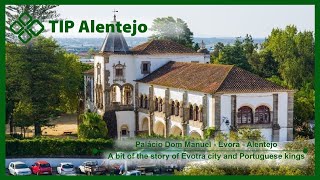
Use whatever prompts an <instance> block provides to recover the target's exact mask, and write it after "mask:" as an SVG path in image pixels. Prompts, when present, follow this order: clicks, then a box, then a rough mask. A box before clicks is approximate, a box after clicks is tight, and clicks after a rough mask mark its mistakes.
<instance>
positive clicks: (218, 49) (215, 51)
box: [212, 42, 224, 58]
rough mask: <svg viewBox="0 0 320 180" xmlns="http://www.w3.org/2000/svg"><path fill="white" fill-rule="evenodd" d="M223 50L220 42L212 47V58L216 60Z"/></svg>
mask: <svg viewBox="0 0 320 180" xmlns="http://www.w3.org/2000/svg"><path fill="white" fill-rule="evenodd" d="M223 48H224V44H223V43H222V42H218V43H217V44H215V45H214V47H213V52H212V56H213V57H214V58H217V57H218V56H219V54H220V52H221V51H222V49H223Z"/></svg>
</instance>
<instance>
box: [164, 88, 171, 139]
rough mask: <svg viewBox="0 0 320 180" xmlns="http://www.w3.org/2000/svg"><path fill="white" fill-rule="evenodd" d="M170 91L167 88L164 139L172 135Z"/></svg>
mask: <svg viewBox="0 0 320 180" xmlns="http://www.w3.org/2000/svg"><path fill="white" fill-rule="evenodd" d="M169 102H170V89H169V88H167V89H166V91H165V97H164V104H165V105H164V109H165V119H164V120H165V132H164V137H168V136H169V133H170V126H169V119H170V105H169Z"/></svg>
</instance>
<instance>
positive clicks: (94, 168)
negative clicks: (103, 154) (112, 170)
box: [79, 161, 107, 175]
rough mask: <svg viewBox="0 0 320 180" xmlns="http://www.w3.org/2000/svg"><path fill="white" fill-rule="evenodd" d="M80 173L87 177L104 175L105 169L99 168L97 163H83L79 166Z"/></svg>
mask: <svg viewBox="0 0 320 180" xmlns="http://www.w3.org/2000/svg"><path fill="white" fill-rule="evenodd" d="M79 170H80V173H84V174H87V175H102V174H106V172H107V169H106V167H104V166H99V165H98V162H94V161H85V162H84V163H82V164H81V165H80V166H79Z"/></svg>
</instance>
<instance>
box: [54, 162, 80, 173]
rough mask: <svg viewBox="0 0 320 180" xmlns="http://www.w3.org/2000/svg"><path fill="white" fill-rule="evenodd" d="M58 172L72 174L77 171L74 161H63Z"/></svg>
mask: <svg viewBox="0 0 320 180" xmlns="http://www.w3.org/2000/svg"><path fill="white" fill-rule="evenodd" d="M57 173H58V174H61V175H72V174H75V173H76V172H75V169H74V166H73V164H72V163H69V162H63V163H60V164H59V166H58V167H57Z"/></svg>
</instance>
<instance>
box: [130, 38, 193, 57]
mask: <svg viewBox="0 0 320 180" xmlns="http://www.w3.org/2000/svg"><path fill="white" fill-rule="evenodd" d="M131 51H132V53H133V54H166V53H197V52H196V51H194V50H193V49H191V48H188V47H185V46H183V45H181V44H179V43H176V42H174V41H170V40H151V41H148V42H146V43H143V44H140V45H138V46H136V47H133V48H132V49H131Z"/></svg>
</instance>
